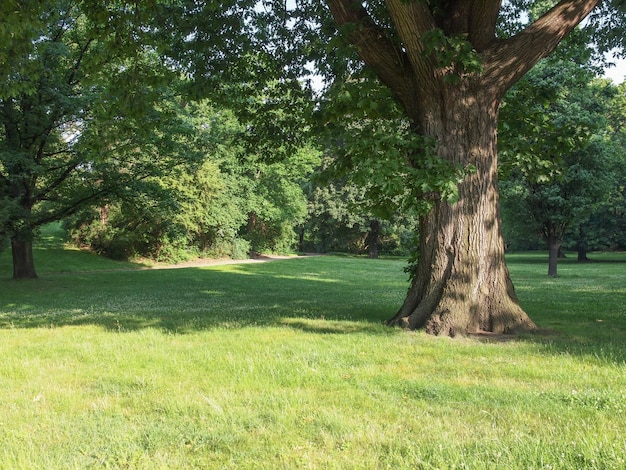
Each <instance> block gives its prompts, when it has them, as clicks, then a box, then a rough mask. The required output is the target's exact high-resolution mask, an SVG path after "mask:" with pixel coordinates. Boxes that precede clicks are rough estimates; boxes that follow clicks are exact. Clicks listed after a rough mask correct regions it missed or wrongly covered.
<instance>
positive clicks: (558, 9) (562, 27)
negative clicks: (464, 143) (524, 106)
mask: <svg viewBox="0 0 626 470" xmlns="http://www.w3.org/2000/svg"><path fill="white" fill-rule="evenodd" d="M599 1H600V0H563V1H561V2H560V3H558V4H557V5H556V6H555V7H553V8H552V9H551V10H549V11H548V12H547V13H545V14H544V15H543V16H542V17H540V18H539V19H538V20H536V21H535V22H534V23H532V24H530V25H529V26H528V27H527V28H526V29H524V30H523V31H521V32H520V33H519V34H517V35H515V36H513V37H511V38H509V39H507V40H504V41H499V42H498V43H496V44H495V45H494V46H492V47H491V48H490V49H489V50H487V51H485V53H484V59H485V62H484V75H483V78H484V80H485V82H483V83H484V85H486V86H487V87H493V89H495V90H499V93H498V96H499V97H502V96H503V95H504V93H506V91H507V90H508V89H509V88H510V87H511V86H513V85H514V84H515V82H517V81H518V80H519V79H520V78H521V77H522V76H523V75H524V74H525V73H526V72H528V71H529V70H530V69H531V68H532V67H533V66H534V65H535V64H536V63H537V62H539V61H540V60H541V59H543V58H544V57H546V56H548V55H550V53H552V51H554V49H555V48H556V47H557V46H558V44H559V42H560V41H561V39H563V38H564V37H565V36H566V35H567V34H569V33H570V32H571V31H572V30H573V29H574V28H575V27H576V26H577V25H578V24H579V23H580V22H581V21H582V20H583V19H584V18H585V17H586V16H587V15H588V14H589V13H590V12H591V10H593V8H594V7H595V6H596V5H597V4H598V3H599Z"/></svg>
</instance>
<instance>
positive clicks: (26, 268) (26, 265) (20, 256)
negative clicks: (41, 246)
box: [11, 237, 37, 279]
mask: <svg viewBox="0 0 626 470" xmlns="http://www.w3.org/2000/svg"><path fill="white" fill-rule="evenodd" d="M11 251H12V254H13V279H36V278H37V272H36V271H35V259H34V257H33V239H32V237H13V238H12V239H11Z"/></svg>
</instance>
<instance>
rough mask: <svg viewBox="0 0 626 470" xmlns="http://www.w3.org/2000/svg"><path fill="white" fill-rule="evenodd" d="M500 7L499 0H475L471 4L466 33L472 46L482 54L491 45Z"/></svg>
mask: <svg viewBox="0 0 626 470" xmlns="http://www.w3.org/2000/svg"><path fill="white" fill-rule="evenodd" d="M459 3H463V2H459ZM501 6H502V1H501V0H475V1H473V2H472V6H471V11H470V17H469V31H468V33H469V40H470V42H471V43H472V46H474V49H476V50H477V51H478V52H482V51H483V50H484V49H486V48H487V47H488V46H489V45H490V44H492V42H493V40H494V37H495V31H496V23H497V22H498V15H499V13H500V7H501Z"/></svg>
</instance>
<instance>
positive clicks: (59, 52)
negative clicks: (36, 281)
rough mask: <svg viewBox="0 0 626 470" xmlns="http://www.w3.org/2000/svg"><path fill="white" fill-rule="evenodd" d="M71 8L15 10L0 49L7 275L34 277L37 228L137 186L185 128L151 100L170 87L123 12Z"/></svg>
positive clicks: (51, 5)
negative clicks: (10, 33)
mask: <svg viewBox="0 0 626 470" xmlns="http://www.w3.org/2000/svg"><path fill="white" fill-rule="evenodd" d="M81 7H82V4H81V3H77V2H67V1H62V0H59V1H50V2H43V3H41V4H39V5H38V8H34V7H33V8H32V9H24V10H21V9H19V10H18V11H19V12H20V15H21V16H20V18H18V20H19V21H17V23H16V25H14V26H13V27H14V28H15V29H19V27H20V26H22V27H23V29H21V30H19V31H20V34H19V37H18V39H19V40H13V41H9V42H8V43H7V44H3V53H2V54H3V55H4V56H5V57H6V58H7V62H6V64H5V67H3V69H2V74H3V76H2V83H1V85H0V122H1V124H2V128H1V129H0V198H1V199H2V200H3V201H5V202H6V206H5V209H4V211H3V212H4V213H5V215H4V216H3V217H4V219H5V220H4V223H3V225H2V228H1V229H0V232H2V234H3V237H5V238H8V239H10V241H11V247H12V253H13V270H14V272H13V276H14V278H16V279H21V278H33V277H36V271H35V265H34V259H33V252H32V243H33V237H34V235H35V232H36V230H37V228H38V227H40V226H41V225H43V224H46V223H49V222H52V221H56V220H61V219H62V218H64V217H67V216H69V215H71V214H73V213H75V212H76V211H78V210H79V209H80V208H81V207H83V206H84V205H86V204H88V203H94V202H96V201H97V200H99V199H102V198H103V197H105V196H107V195H110V194H112V193H114V192H117V193H120V194H121V193H126V192H129V191H137V190H139V187H140V185H141V184H142V181H143V180H145V178H147V177H148V176H150V175H153V174H155V172H158V171H163V170H165V169H167V168H169V167H171V166H172V165H173V164H175V163H174V161H173V159H172V158H169V157H170V156H174V157H175V156H176V152H175V151H174V150H173V148H174V147H175V146H176V144H177V140H178V138H179V137H178V136H180V135H181V132H182V133H183V134H184V132H185V129H184V127H181V126H179V123H178V122H177V121H176V119H175V116H176V112H175V110H173V109H171V108H168V107H167V106H166V105H163V104H162V102H161V100H162V98H163V96H164V93H171V90H172V89H171V88H168V87H167V86H165V85H164V83H165V81H164V80H162V79H163V78H164V75H163V73H164V72H165V71H167V69H166V68H165V67H163V65H164V64H162V63H161V60H160V58H159V57H158V55H156V53H155V51H154V50H153V49H151V48H150V47H149V45H148V44H146V43H143V42H142V41H141V39H140V38H138V37H137V36H136V35H135V36H133V34H132V31H137V32H140V31H141V29H140V27H139V26H137V27H136V28H135V27H134V25H133V24H127V20H128V18H127V13H128V10H127V9H125V8H123V7H122V8H118V9H117V10H114V9H111V10H106V9H105V10H103V11H102V10H98V9H97V8H96V7H93V8H92V10H90V13H91V14H92V15H93V16H92V17H88V16H87V15H85V14H84V12H83V11H82V10H81ZM103 13H104V14H103ZM99 18H103V21H104V23H102V22H100V21H99V20H98V19H99ZM124 33H128V38H127V39H128V40H125V41H124V43H123V45H122V46H119V47H118V46H116V43H118V42H119V41H120V39H121V38H120V36H124ZM132 38H134V39H136V40H137V41H138V42H140V43H141V47H139V46H138V45H137V44H134V41H133V40H132ZM133 46H137V47H133ZM125 49H127V50H125ZM113 51H115V54H113ZM129 51H130V52H133V54H129ZM169 78H170V77H169V76H168V79H169ZM168 103H172V101H169V102H168ZM164 156H167V158H162V157H164ZM174 160H175V158H174Z"/></svg>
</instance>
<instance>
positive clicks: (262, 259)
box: [140, 254, 319, 269]
mask: <svg viewBox="0 0 626 470" xmlns="http://www.w3.org/2000/svg"><path fill="white" fill-rule="evenodd" d="M303 256H319V255H317V254H305V255H302V256H282V255H259V256H255V257H254V258H247V259H230V258H224V259H214V258H198V259H195V260H191V261H185V262H182V263H176V264H167V263H156V264H153V265H150V266H146V267H145V268H140V269H180V268H199V267H202V266H219V265H223V264H250V263H267V262H269V261H278V260H284V259H297V258H301V257H303Z"/></svg>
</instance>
